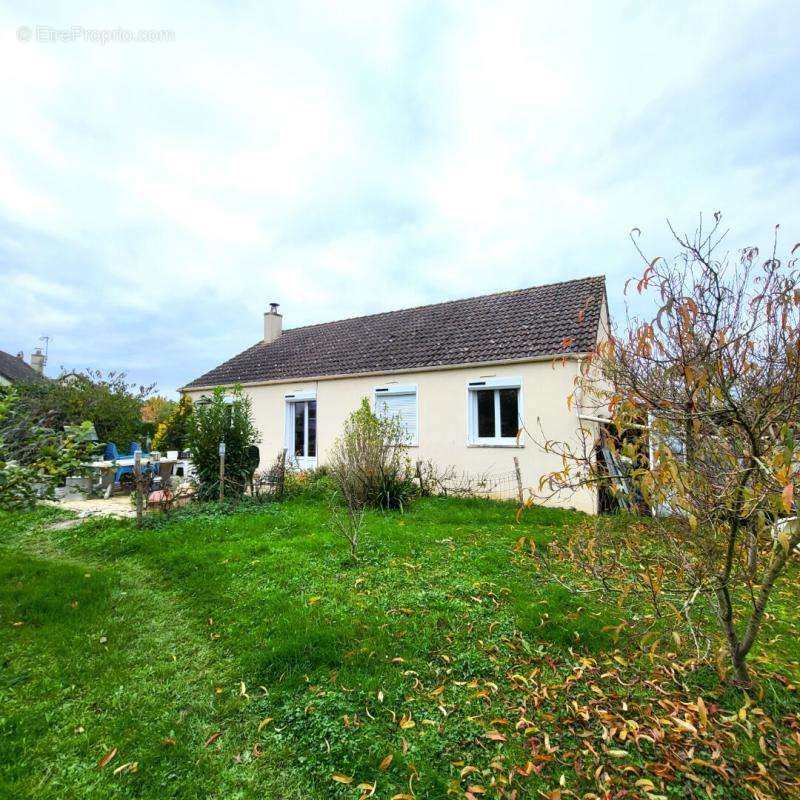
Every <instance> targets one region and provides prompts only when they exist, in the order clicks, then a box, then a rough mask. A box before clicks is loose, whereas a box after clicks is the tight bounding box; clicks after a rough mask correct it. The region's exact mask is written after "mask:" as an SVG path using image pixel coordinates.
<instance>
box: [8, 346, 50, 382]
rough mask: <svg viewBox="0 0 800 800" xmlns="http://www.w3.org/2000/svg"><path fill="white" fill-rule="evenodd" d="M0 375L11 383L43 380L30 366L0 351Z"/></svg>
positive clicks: (18, 358) (17, 357) (16, 357)
mask: <svg viewBox="0 0 800 800" xmlns="http://www.w3.org/2000/svg"><path fill="white" fill-rule="evenodd" d="M0 375H2V376H3V377H4V378H5V379H6V380H7V381H8V382H9V383H31V382H33V381H36V382H39V381H41V380H42V376H41V375H40V374H39V373H38V372H37V371H36V370H35V369H33V367H31V365H30V364H26V363H25V362H24V361H23V360H22V359H21V358H20V357H19V356H12V355H11V353H6V352H5V351H4V350H0Z"/></svg>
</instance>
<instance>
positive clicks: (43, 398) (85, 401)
mask: <svg viewBox="0 0 800 800" xmlns="http://www.w3.org/2000/svg"><path fill="white" fill-rule="evenodd" d="M152 389H153V387H152V386H138V387H137V386H136V385H135V384H131V383H128V382H127V380H126V376H125V373H124V372H109V373H107V374H104V373H102V372H100V371H99V370H86V371H85V372H82V373H69V374H64V375H61V376H60V377H59V378H58V379H56V380H53V381H42V382H41V383H31V384H26V385H25V386H23V387H21V388H20V399H21V403H22V405H23V407H24V408H26V409H27V411H28V413H29V415H30V417H31V419H34V420H37V421H38V423H39V424H41V425H43V426H45V427H49V428H53V429H55V430H60V429H62V428H63V427H64V426H65V425H79V424H80V423H82V422H83V421H84V420H89V421H90V422H92V423H93V424H94V427H95V430H96V431H97V435H98V437H99V439H100V441H101V442H114V443H116V444H117V445H119V446H120V447H126V446H127V444H128V443H129V442H131V441H133V440H135V439H138V438H139V437H140V436H141V435H142V433H143V431H144V430H145V423H143V421H142V404H143V402H144V400H145V398H147V396H148V395H149V394H150V393H151V392H152Z"/></svg>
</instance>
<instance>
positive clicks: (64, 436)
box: [0, 390, 97, 509]
mask: <svg viewBox="0 0 800 800" xmlns="http://www.w3.org/2000/svg"><path fill="white" fill-rule="evenodd" d="M93 439H94V428H93V427H92V424H91V423H90V422H86V421H84V422H82V423H81V424H80V425H67V426H65V428H64V430H63V431H59V430H54V429H52V428H48V427H45V426H43V425H39V424H37V423H36V422H35V420H32V419H31V417H30V411H29V409H26V408H25V406H24V405H23V403H22V402H21V400H20V396H19V394H18V393H17V392H16V391H15V390H11V391H8V390H6V391H5V392H3V393H2V395H0V508H5V509H13V508H27V507H29V506H31V505H33V504H34V503H35V501H36V497H37V491H41V489H42V488H43V489H44V493H45V494H48V493H49V492H50V491H51V490H52V488H53V487H54V486H56V485H59V484H61V483H63V482H64V478H66V477H67V476H69V475H82V474H85V472H86V467H85V466H84V464H85V463H86V462H88V461H91V460H92V458H93V457H94V455H95V454H96V451H97V444H96V443H95V442H94V441H93ZM37 485H38V486H37Z"/></svg>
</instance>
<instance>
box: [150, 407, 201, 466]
mask: <svg viewBox="0 0 800 800" xmlns="http://www.w3.org/2000/svg"><path fill="white" fill-rule="evenodd" d="M191 415H192V398H191V397H189V395H186V394H185V395H183V397H181V399H180V401H179V402H178V403H177V404H176V405H174V408H173V409H172V411H171V412H170V413H169V415H168V416H167V418H166V419H165V420H164V421H163V422H161V423H159V426H158V428H157V429H156V435H155V436H154V437H153V444H152V448H153V450H158V451H160V452H162V453H163V452H166V451H167V450H183V449H185V447H186V437H187V435H188V432H189V417H190V416H191Z"/></svg>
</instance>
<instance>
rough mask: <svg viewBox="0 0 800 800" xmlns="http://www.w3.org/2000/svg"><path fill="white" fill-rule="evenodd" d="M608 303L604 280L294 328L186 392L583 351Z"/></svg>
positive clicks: (197, 381)
mask: <svg viewBox="0 0 800 800" xmlns="http://www.w3.org/2000/svg"><path fill="white" fill-rule="evenodd" d="M604 298H605V278H604V277H603V276H599V277H592V278H581V279H579V280H573V281H565V282H563V283H551V284H549V285H547V286H533V287H531V288H530V289H519V290H517V291H512V292H501V293H499V294H490V295H485V296H483V297H470V298H468V299H466V300H453V301H451V302H448V303H436V304H435V305H430V306H419V307H417V308H407V309H403V310H402V311H388V312H386V313H383V314H371V315H370V316H367V317H354V318H352V319H344V320H340V321H339V322H325V323H322V324H320V325H307V326H306V327H303V328H290V329H288V330H285V331H284V332H283V333H282V334H281V336H279V337H278V339H277V340H276V341H274V342H270V343H269V344H265V343H264V342H259V343H258V344H255V345H253V346H252V347H250V348H248V349H247V350H245V351H244V352H243V353H239V355H238V356H234V357H233V358H232V359H230V361H226V362H225V363H224V364H220V365H219V366H218V367H215V368H214V369H212V370H211V371H210V372H206V373H205V374H204V375H201V376H200V377H199V378H196V379H195V380H193V381H192V382H191V383H189V384H187V386H186V387H185V388H191V387H198V386H218V385H227V384H232V383H248V382H252V381H271V380H284V379H285V380H291V379H294V378H310V377H316V376H325V375H356V374H358V373H364V372H392V371H394V370H404V369H414V368H421V367H435V366H446V365H454V364H474V363H482V362H497V361H512V360H523V359H526V358H536V357H538V356H547V355H562V354H569V353H583V352H587V351H589V350H591V349H592V348H593V347H594V346H595V343H596V341H597V329H598V323H599V319H600V308H601V305H602V303H603V300H604Z"/></svg>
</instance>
